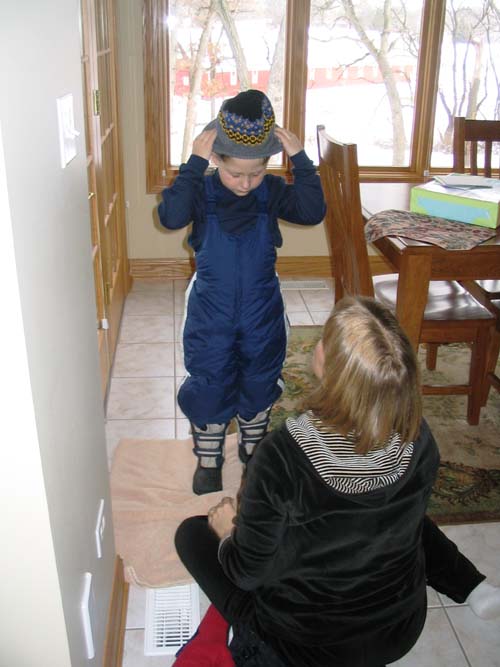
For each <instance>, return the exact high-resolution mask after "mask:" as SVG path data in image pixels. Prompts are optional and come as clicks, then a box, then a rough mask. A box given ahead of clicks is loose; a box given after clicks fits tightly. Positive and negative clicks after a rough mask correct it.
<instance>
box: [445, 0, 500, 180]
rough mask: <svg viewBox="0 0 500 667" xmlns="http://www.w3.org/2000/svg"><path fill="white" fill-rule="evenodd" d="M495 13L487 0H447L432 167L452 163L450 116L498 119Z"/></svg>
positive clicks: (499, 19)
mask: <svg viewBox="0 0 500 667" xmlns="http://www.w3.org/2000/svg"><path fill="white" fill-rule="evenodd" d="M499 84H500V14H499V10H498V9H496V10H495V8H494V7H492V3H491V2H490V1H489V0H476V1H474V0H472V1H470V0H469V1H468V2H466V1H463V0H452V1H450V0H448V2H447V3H446V23H445V31H444V36H443V47H442V50H441V67H440V70H439V95H438V100H437V105H436V120H435V125H434V145H433V151H432V166H433V167H448V168H450V169H451V166H452V163H453V157H452V154H453V118H454V116H465V117H466V118H477V119H486V120H499V119H500V93H499Z"/></svg>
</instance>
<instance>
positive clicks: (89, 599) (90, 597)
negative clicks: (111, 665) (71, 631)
mask: <svg viewBox="0 0 500 667" xmlns="http://www.w3.org/2000/svg"><path fill="white" fill-rule="evenodd" d="M80 612H81V616H82V625H83V636H84V638H85V649H86V652H87V659H88V660H92V658H93V657H94V656H95V651H94V637H93V634H92V621H93V612H94V593H93V591H92V573H91V572H85V574H84V577H83V591H82V599H81V602H80Z"/></svg>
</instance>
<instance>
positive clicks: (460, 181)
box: [434, 174, 499, 188]
mask: <svg viewBox="0 0 500 667" xmlns="http://www.w3.org/2000/svg"><path fill="white" fill-rule="evenodd" d="M434 180H435V181H436V182H437V183H439V184H440V185H443V186H444V187H445V188H493V187H494V186H495V185H498V183H499V181H498V179H497V178H486V177H484V176H474V175H473V174H448V175H446V176H435V177H434Z"/></svg>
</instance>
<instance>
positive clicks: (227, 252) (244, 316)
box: [177, 176, 287, 427]
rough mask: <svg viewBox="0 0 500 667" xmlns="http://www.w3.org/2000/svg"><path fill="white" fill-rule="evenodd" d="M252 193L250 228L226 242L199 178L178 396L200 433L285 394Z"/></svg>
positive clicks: (266, 247)
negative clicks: (199, 219) (201, 201)
mask: <svg viewBox="0 0 500 667" xmlns="http://www.w3.org/2000/svg"><path fill="white" fill-rule="evenodd" d="M254 193H255V195H256V197H257V200H258V204H259V213H258V217H257V221H256V223H255V224H254V225H252V226H251V227H250V228H249V229H247V230H246V231H245V232H243V233H242V234H228V233H226V232H224V231H223V230H222V228H221V226H220V224H219V221H218V218H217V216H216V213H215V203H216V200H215V194H214V189H213V183H212V177H211V176H207V177H206V178H205V195H206V204H207V226H206V232H205V235H204V238H203V240H202V244H201V247H200V248H199V250H198V251H197V253H196V274H195V276H194V278H193V280H192V281H191V284H190V288H189V289H188V296H187V312H186V319H185V325H184V331H183V343H184V364H185V367H186V370H187V372H188V377H187V378H186V379H185V381H184V382H183V383H182V385H181V387H180V388H179V392H178V396H177V400H178V403H179V406H180V407H181V409H182V411H183V412H184V414H185V415H186V416H187V417H188V418H189V420H190V421H191V422H193V423H194V424H196V426H198V427H203V426H205V424H223V423H228V422H229V421H231V419H232V418H233V417H235V416H236V415H237V414H238V415H240V416H241V417H243V419H247V420H249V419H252V418H253V417H254V416H255V415H256V414H257V413H258V412H260V411H261V410H264V409H265V408H267V407H268V406H269V405H271V404H272V403H274V402H275V401H276V399H277V398H278V397H279V396H280V394H281V392H282V389H283V382H282V380H281V370H282V367H283V362H284V360H285V355H286V340H287V333H286V326H285V314H284V306H283V299H282V296H281V291H280V286H279V280H278V277H277V275H276V271H275V262H276V249H275V246H274V241H273V238H272V233H271V224H270V219H269V215H268V213H267V199H268V192H267V186H266V184H265V183H264V182H262V183H261V185H259V187H258V188H256V189H255V191H254Z"/></svg>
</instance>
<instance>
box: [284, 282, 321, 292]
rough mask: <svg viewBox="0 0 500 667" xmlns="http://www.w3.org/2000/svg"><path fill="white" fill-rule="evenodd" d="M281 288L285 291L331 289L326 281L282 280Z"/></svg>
mask: <svg viewBox="0 0 500 667" xmlns="http://www.w3.org/2000/svg"><path fill="white" fill-rule="evenodd" d="M280 287H281V289H282V290H284V289H306V290H307V289H329V287H328V284H327V283H326V282H325V281H324V280H281V281H280Z"/></svg>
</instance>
